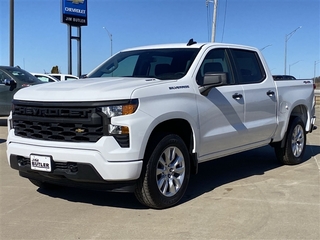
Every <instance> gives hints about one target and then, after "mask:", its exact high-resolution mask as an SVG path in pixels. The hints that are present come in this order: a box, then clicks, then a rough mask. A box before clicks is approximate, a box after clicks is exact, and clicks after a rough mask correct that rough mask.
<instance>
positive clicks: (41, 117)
mask: <svg viewBox="0 0 320 240" xmlns="http://www.w3.org/2000/svg"><path fill="white" fill-rule="evenodd" d="M78 105H79V103H77V104H75V106H73V105H72V104H70V103H69V104H68V105H67V106H64V105H63V104H61V103H60V104H57V105H55V104H54V103H47V104H45V106H44V104H43V103H30V102H28V103H24V102H18V101H16V102H15V103H14V110H13V114H12V120H13V127H14V131H15V135H17V136H20V137H25V138H31V139H41V140H47V141H67V142H97V141H98V140H99V139H100V138H101V137H102V136H104V135H107V134H108V133H107V132H106V129H104V127H103V126H106V125H107V124H108V121H109V119H107V118H106V116H105V115H104V114H102V113H98V112H97V110H96V107H94V106H84V107H83V106H78Z"/></svg>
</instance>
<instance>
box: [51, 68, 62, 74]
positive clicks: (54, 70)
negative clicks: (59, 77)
mask: <svg viewBox="0 0 320 240" xmlns="http://www.w3.org/2000/svg"><path fill="white" fill-rule="evenodd" d="M51 73H60V70H59V67H58V66H53V67H52V69H51Z"/></svg>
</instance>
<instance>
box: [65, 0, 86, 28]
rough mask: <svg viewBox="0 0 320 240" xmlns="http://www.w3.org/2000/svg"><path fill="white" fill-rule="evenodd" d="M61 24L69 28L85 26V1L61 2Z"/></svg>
mask: <svg viewBox="0 0 320 240" xmlns="http://www.w3.org/2000/svg"><path fill="white" fill-rule="evenodd" d="M61 7H62V12H61V13H62V14H61V15H62V22H63V23H67V24H69V25H71V26H87V25H88V20H87V0H61Z"/></svg>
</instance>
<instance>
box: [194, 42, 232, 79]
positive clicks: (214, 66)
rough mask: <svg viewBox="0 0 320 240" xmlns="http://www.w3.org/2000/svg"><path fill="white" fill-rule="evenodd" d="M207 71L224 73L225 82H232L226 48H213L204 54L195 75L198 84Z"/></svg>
mask: <svg viewBox="0 0 320 240" xmlns="http://www.w3.org/2000/svg"><path fill="white" fill-rule="evenodd" d="M208 72H210V73H226V74H227V83H229V84H232V83H234V80H233V77H232V72H231V67H230V63H229V58H228V55H227V51H226V49H223V48H221V49H213V50H211V51H210V52H209V53H208V54H207V55H206V57H205V59H204V60H203V62H202V64H201V66H200V69H199V70H198V73H197V77H196V80H197V83H198V84H199V85H201V84H202V83H203V77H204V75H205V74H206V73H208Z"/></svg>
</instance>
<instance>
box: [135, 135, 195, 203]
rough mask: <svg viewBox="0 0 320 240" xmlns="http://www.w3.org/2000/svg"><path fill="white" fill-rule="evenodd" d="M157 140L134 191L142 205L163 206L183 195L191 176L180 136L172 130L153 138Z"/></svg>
mask: <svg viewBox="0 0 320 240" xmlns="http://www.w3.org/2000/svg"><path fill="white" fill-rule="evenodd" d="M154 140H155V141H154V142H158V143H157V144H156V146H155V148H154V150H153V151H152V152H151V154H150V155H149V157H148V156H147V157H148V159H145V160H146V165H145V168H144V171H143V173H142V176H141V177H140V179H139V181H138V183H137V188H136V190H135V195H136V197H137V199H138V200H139V201H140V202H141V203H142V204H144V205H146V206H149V207H151V208H157V209H163V208H168V207H171V206H173V205H175V204H177V203H178V202H179V200H180V199H181V198H182V197H183V195H184V193H185V191H186V189H187V186H188V182H189V178H190V159H189V153H188V149H187V147H186V145H185V143H184V142H183V140H182V139H181V138H180V137H179V136H178V135H175V134H169V135H166V136H164V137H160V136H159V137H158V138H156V139H154Z"/></svg>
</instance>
